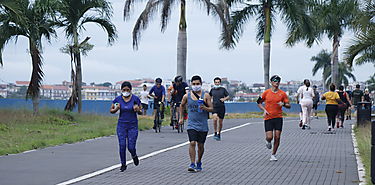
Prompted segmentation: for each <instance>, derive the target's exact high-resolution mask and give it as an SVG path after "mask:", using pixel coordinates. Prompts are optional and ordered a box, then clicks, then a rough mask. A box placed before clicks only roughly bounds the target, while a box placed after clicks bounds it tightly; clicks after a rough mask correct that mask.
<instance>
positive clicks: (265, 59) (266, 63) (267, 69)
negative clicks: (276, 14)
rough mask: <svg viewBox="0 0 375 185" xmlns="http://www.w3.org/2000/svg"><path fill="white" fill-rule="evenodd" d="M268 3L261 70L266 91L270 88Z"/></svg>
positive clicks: (269, 16) (269, 11)
mask: <svg viewBox="0 0 375 185" xmlns="http://www.w3.org/2000/svg"><path fill="white" fill-rule="evenodd" d="M269 2H270V1H268V2H267V5H266V6H265V8H264V12H265V19H266V26H265V30H264V42H263V68H264V86H265V88H266V89H268V88H270V83H269V79H270V57H271V9H270V6H269V4H270V3H269Z"/></svg>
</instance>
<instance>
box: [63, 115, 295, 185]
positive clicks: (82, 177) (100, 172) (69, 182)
mask: <svg viewBox="0 0 375 185" xmlns="http://www.w3.org/2000/svg"><path fill="white" fill-rule="evenodd" d="M292 121H293V122H294V121H296V120H287V121H286V120H284V123H285V122H292ZM255 123H263V121H261V122H253V123H244V124H242V125H239V126H235V127H232V128H228V129H225V130H222V131H221V132H222V133H224V132H228V131H231V130H235V129H239V128H242V127H245V126H248V125H252V124H255ZM213 135H214V134H209V135H207V138H209V137H212V136H213ZM189 143H190V142H189V141H187V142H184V143H180V144H178V145H174V146H171V147H168V148H165V149H161V150H158V151H155V152H151V153H149V154H146V155H144V156H141V157H139V160H143V159H146V158H149V157H152V156H155V155H158V154H160V153H163V152H167V151H169V150H173V149H176V148H180V147H182V146H185V145H188V144H189ZM131 163H133V160H129V161H126V165H128V164H131ZM120 166H121V164H116V165H113V166H110V167H108V168H104V169H102V170H99V171H96V172H93V173H89V174H86V175H83V176H80V177H77V178H74V179H71V180H68V181H65V182H62V183H59V184H57V185H69V184H73V183H76V182H79V181H83V180H85V179H89V178H92V177H95V176H98V175H100V174H103V173H106V172H109V171H111V170H114V169H116V168H119V167H120Z"/></svg>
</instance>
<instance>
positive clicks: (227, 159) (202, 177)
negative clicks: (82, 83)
mask: <svg viewBox="0 0 375 185" xmlns="http://www.w3.org/2000/svg"><path fill="white" fill-rule="evenodd" d="M257 121H258V123H254V124H251V125H248V126H245V127H242V128H239V129H235V130H231V131H229V132H226V133H224V134H223V136H222V141H214V140H213V138H212V137H210V138H207V142H206V150H205V154H204V157H203V160H202V161H203V171H202V172H199V173H188V172H187V167H188V165H189V157H188V146H187V145H186V146H183V147H180V148H177V149H174V150H171V151H167V152H164V153H161V154H158V155H156V156H153V157H150V158H147V159H144V160H141V161H140V165H139V166H137V167H135V166H134V165H133V164H130V165H129V166H128V169H127V170H126V171H125V172H124V173H120V172H119V170H118V169H116V170H113V171H110V172H107V173H104V174H102V175H99V176H96V177H93V178H90V179H86V180H84V181H81V182H78V183H77V184H173V185H174V184H298V185H299V184H319V185H320V184H337V185H343V184H358V173H357V166H356V161H355V156H354V152H353V145H352V139H351V125H350V124H351V123H352V122H348V121H347V122H346V123H345V128H343V129H336V132H335V133H334V134H329V133H328V132H327V131H326V120H325V119H319V120H313V121H312V127H313V128H312V129H311V130H301V129H300V128H298V127H297V123H296V121H290V120H289V121H285V122H284V130H283V133H282V136H281V145H280V148H279V151H278V155H277V158H278V159H279V161H277V162H273V161H269V157H270V154H271V150H268V149H266V147H265V141H264V137H265V136H264V128H263V124H262V123H259V120H257ZM227 122H229V120H227ZM250 122H252V121H250ZM243 123H245V122H243Z"/></svg>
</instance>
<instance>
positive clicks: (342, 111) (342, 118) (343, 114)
mask: <svg viewBox="0 0 375 185" xmlns="http://www.w3.org/2000/svg"><path fill="white" fill-rule="evenodd" d="M346 110H347V109H339V113H338V114H339V118H340V120H341V124H344V120H345V113H346Z"/></svg>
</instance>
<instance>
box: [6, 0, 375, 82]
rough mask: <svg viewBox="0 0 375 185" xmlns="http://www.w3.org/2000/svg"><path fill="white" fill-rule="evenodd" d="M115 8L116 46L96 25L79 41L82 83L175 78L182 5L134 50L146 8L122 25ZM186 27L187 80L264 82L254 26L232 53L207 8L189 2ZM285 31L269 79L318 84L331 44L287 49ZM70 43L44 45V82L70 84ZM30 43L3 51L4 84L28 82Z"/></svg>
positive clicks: (118, 5)
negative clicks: (323, 54) (318, 60)
mask: <svg viewBox="0 0 375 185" xmlns="http://www.w3.org/2000/svg"><path fill="white" fill-rule="evenodd" d="M110 2H112V6H113V9H114V15H113V18H112V20H113V22H114V24H115V25H116V27H117V30H118V39H117V41H116V43H115V44H114V45H113V46H108V45H107V42H106V41H107V40H106V39H107V38H106V34H105V32H104V31H103V30H102V29H101V28H100V27H98V26H96V25H94V24H89V25H87V26H86V31H85V32H82V33H81V40H82V39H84V38H85V37H86V36H89V37H91V40H90V43H91V44H94V45H95V47H94V49H93V50H92V51H91V52H90V53H89V54H88V56H87V57H83V58H82V60H83V61H82V62H83V64H82V67H83V81H84V82H87V83H91V82H96V83H101V82H107V81H109V82H117V81H120V80H130V79H135V78H144V77H145V78H155V77H162V78H163V79H171V78H173V77H174V76H175V74H176V45H177V28H178V18H179V17H178V14H179V9H178V8H179V6H175V8H174V9H173V10H172V17H171V20H170V23H169V26H168V28H167V30H166V31H165V32H164V33H160V27H159V23H160V18H159V17H160V16H157V17H155V19H153V22H152V24H150V25H149V28H148V29H147V30H146V31H144V32H143V35H142V38H141V42H140V47H139V49H138V50H137V51H134V50H133V48H132V40H131V37H132V36H131V33H132V28H133V25H134V23H135V20H136V18H137V16H138V15H139V12H140V11H141V10H142V9H143V8H144V4H138V5H136V6H135V7H134V8H135V9H134V13H133V15H132V16H131V19H130V20H128V21H127V22H124V21H123V16H122V15H123V12H122V11H123V6H124V0H111V1H110ZM187 24H188V59H187V60H188V61H187V66H188V67H187V76H188V77H191V76H192V75H194V74H199V75H201V76H202V77H203V80H205V81H210V80H212V79H213V78H214V77H215V76H220V77H228V78H229V79H235V80H241V81H243V82H246V83H256V82H262V81H263V57H262V56H263V53H262V52H263V48H262V45H258V44H257V43H256V40H255V30H256V29H255V26H254V25H255V23H254V22H250V23H249V24H248V26H247V27H246V30H245V32H244V35H243V37H242V38H241V41H240V43H239V44H238V45H237V47H236V48H235V49H234V50H229V51H227V50H220V49H219V44H218V41H219V40H218V38H219V34H220V25H219V22H218V21H217V20H215V19H214V18H213V17H210V16H207V14H206V12H205V9H203V8H201V7H199V5H197V4H194V3H192V2H191V1H187ZM286 34H287V33H286V28H285V27H284V26H283V24H282V22H281V21H278V23H277V24H276V26H275V30H274V33H273V38H272V41H271V74H279V75H280V76H282V78H283V81H287V80H303V79H305V78H309V79H314V80H320V77H321V75H320V73H319V74H318V75H316V76H315V77H313V76H312V73H311V69H312V67H313V64H314V63H313V62H311V61H310V58H311V57H312V56H314V55H316V54H317V53H319V52H320V51H321V50H322V49H327V50H329V51H330V50H331V42H330V41H329V40H328V39H324V40H323V41H322V43H320V44H319V45H314V46H313V47H312V48H307V47H305V46H304V44H303V43H301V44H298V45H296V46H294V47H292V48H290V47H286V46H285V44H284V42H285V39H286ZM352 36H353V35H352V34H351V33H350V32H346V33H345V35H344V38H343V39H342V41H341V47H340V49H339V52H340V56H339V58H340V59H342V58H343V57H342V52H343V50H344V48H346V47H348V45H349V44H350V41H351V37H352ZM66 43H67V40H66V38H65V36H64V33H63V32H62V30H61V29H59V30H58V38H57V39H53V40H52V42H51V43H50V44H49V43H46V42H45V43H44V46H43V58H44V65H43V69H44V73H45V78H44V83H45V84H51V83H61V82H62V81H63V80H68V81H69V80H70V57H69V56H68V55H66V54H62V53H61V52H60V50H59V49H60V48H61V47H63V46H64V45H66ZM27 47H28V43H27V40H26V39H25V38H22V37H20V38H19V39H18V41H17V43H14V42H9V43H8V44H7V45H6V46H5V49H4V51H3V61H4V66H3V67H2V68H0V83H4V82H14V81H16V80H29V79H30V76H31V59H30V56H29V55H28V50H27ZM354 70H355V71H354V74H355V76H356V77H357V80H358V81H365V80H367V79H368V77H369V76H370V75H372V74H373V72H374V67H373V65H370V64H368V65H363V66H355V67H354Z"/></svg>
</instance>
